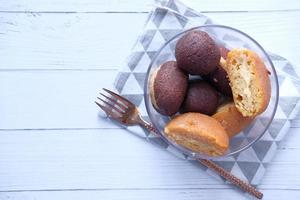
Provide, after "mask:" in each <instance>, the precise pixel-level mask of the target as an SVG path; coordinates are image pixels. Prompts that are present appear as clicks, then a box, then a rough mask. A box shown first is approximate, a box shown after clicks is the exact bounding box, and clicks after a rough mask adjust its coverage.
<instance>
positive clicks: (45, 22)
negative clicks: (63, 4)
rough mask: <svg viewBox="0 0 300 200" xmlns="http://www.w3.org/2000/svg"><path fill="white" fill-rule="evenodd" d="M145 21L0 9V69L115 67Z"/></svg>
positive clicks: (133, 17) (138, 17) (121, 16)
mask: <svg viewBox="0 0 300 200" xmlns="http://www.w3.org/2000/svg"><path fill="white" fill-rule="evenodd" d="M145 19H146V14H142V15H139V14H18V13H2V14H1V17H0V43H1V47H0V59H1V64H0V69H9V70H11V69H52V70H53V69H112V68H114V69H116V68H119V66H120V65H122V63H123V61H124V60H125V58H126V56H127V55H128V54H129V52H130V49H131V48H132V45H133V44H134V42H135V41H136V37H137V33H138V31H139V29H141V28H142V26H143V24H144V21H145ZM132 22H134V23H132Z"/></svg>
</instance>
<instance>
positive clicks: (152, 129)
mask: <svg viewBox="0 0 300 200" xmlns="http://www.w3.org/2000/svg"><path fill="white" fill-rule="evenodd" d="M139 124H140V125H141V126H143V127H144V128H146V129H147V130H149V131H150V133H154V134H155V135H157V136H159V137H160V134H159V132H158V130H157V129H156V128H155V127H154V126H153V125H152V124H151V123H149V122H147V121H145V120H143V119H140V120H139ZM198 161H199V162H200V163H201V164H202V165H204V166H206V167H207V168H208V169H210V170H213V171H214V172H216V173H217V174H219V175H220V176H222V177H223V178H225V179H226V180H227V181H229V182H230V183H232V184H233V185H235V186H236V187H238V188H240V189H241V190H243V191H245V192H247V193H249V194H251V195H253V196H254V197H256V198H258V199H262V198H263V193H261V192H260V191H258V190H257V189H256V188H255V187H253V186H252V185H250V184H248V183H246V182H245V181H243V180H241V179H239V178H238V177H236V176H234V175H233V174H231V173H230V172H228V171H226V170H225V169H223V168H222V167H220V166H219V165H217V164H216V163H214V162H213V161H210V160H207V159H199V160H198Z"/></svg>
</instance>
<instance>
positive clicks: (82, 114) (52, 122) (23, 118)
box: [0, 70, 299, 129]
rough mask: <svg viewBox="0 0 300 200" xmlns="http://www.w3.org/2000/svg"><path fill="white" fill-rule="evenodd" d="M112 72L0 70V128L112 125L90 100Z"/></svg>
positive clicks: (109, 81) (108, 84) (111, 77)
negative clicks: (102, 116) (100, 115)
mask: <svg viewBox="0 0 300 200" xmlns="http://www.w3.org/2000/svg"><path fill="white" fill-rule="evenodd" d="M116 73H117V71H116V70H86V71H80V70H79V71H70V70H67V71H64V70H61V71H47V70H44V71H0V91H1V93H0V99H1V106H0V109H1V116H2V118H1V120H0V129H69V128H85V129H88V128H116V126H115V125H114V124H112V123H110V122H108V121H107V120H105V119H103V118H101V117H100V118H99V117H97V115H99V108H98V107H97V106H96V105H95V104H94V100H95V99H96V96H97V95H99V94H98V91H100V89H101V88H103V87H106V88H112V83H113V80H114V78H115V76H116ZM294 127H297V126H296V124H294ZM298 127H299V126H298Z"/></svg>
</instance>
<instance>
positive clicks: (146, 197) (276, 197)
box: [0, 189, 300, 200]
mask: <svg viewBox="0 0 300 200" xmlns="http://www.w3.org/2000/svg"><path fill="white" fill-rule="evenodd" d="M262 191H263V193H264V200H282V199H290V200H296V199H299V198H300V191H299V190H262ZM0 199H3V200H4V199H5V200H6V199H26V200H35V199H39V200H53V199H55V200H66V199H72V200H86V199H89V200H99V199H114V200H140V199H143V200H154V199H173V200H182V199H186V200H187V199H188V200H199V199H206V200H216V199H230V200H249V199H251V198H249V197H248V196H247V195H245V194H242V193H240V192H236V191H233V189H209V190H208V189H204V190H201V189H175V190H157V189H151V190H101V191H51V192H49V191H45V192H34V191H33V192H10V193H0Z"/></svg>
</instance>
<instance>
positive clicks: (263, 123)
mask: <svg viewBox="0 0 300 200" xmlns="http://www.w3.org/2000/svg"><path fill="white" fill-rule="evenodd" d="M190 30H201V31H205V32H207V33H208V34H209V35H210V36H211V37H212V38H213V39H214V40H215V42H217V43H218V44H222V45H224V46H225V47H226V48H228V49H232V48H241V47H244V48H247V49H251V50H253V51H255V52H256V53H257V54H258V55H259V56H260V57H261V59H262V60H263V61H264V63H265V65H266V67H267V69H268V70H269V71H270V73H271V74H270V81H271V99H270V103H269V105H268V108H267V109H266V111H265V112H264V113H262V114H260V115H259V116H257V117H256V119H255V120H254V121H253V122H252V123H251V124H250V125H249V127H247V128H246V129H245V130H243V131H242V133H240V134H238V135H236V136H235V137H233V138H231V140H230V146H229V150H228V151H227V153H226V154H225V155H223V156H221V157H226V156H231V155H234V154H237V153H239V152H242V151H244V150H245V149H247V148H248V147H250V146H251V145H253V144H254V142H255V141H257V140H258V139H260V138H261V137H262V136H263V134H264V133H265V131H266V130H267V129H268V127H269V125H270V124H271V122H272V120H273V118H274V115H275V112H276V108H277V104H278V97H279V86H278V80H277V75H276V71H275V69H274V66H273V64H272V61H271V60H270V58H269V56H268V55H267V53H266V51H265V50H264V49H263V48H262V47H261V46H260V45H259V44H258V42H256V41H255V40H254V39H253V38H251V37H250V36H248V35H247V34H245V33H243V32H241V31H239V30H237V29H234V28H231V27H228V26H221V25H205V26H199V27H195V28H192V29H189V30H186V31H184V32H181V33H179V34H178V35H176V36H174V37H173V38H172V39H171V40H169V41H168V42H166V43H165V44H164V45H163V46H162V47H161V48H160V49H159V50H158V51H157V53H156V55H155V57H154V58H153V60H152V62H151V63H150V66H149V68H148V71H147V76H146V80H145V88H144V97H145V104H146V109H147V112H148V115H149V117H150V120H151V122H152V123H153V125H154V126H155V128H156V129H158V130H159V132H160V135H161V137H162V138H163V139H164V140H165V141H166V142H167V143H168V144H169V145H172V146H174V147H175V148H176V149H178V150H179V151H181V152H182V153H184V154H186V155H188V156H190V157H192V158H206V159H210V158H217V157H209V156H207V155H204V154H201V153H196V152H193V151H191V150H189V149H187V148H185V147H183V146H180V145H178V144H176V143H175V142H173V141H171V140H169V139H168V138H167V137H166V136H165V134H164V131H163V130H164V127H165V125H166V123H168V122H169V120H170V117H167V116H163V115H161V114H160V113H158V112H157V111H156V110H155V108H154V107H153V105H152V103H151V99H150V95H149V92H150V90H149V76H150V74H151V73H152V72H153V71H154V70H155V69H156V68H157V67H159V66H160V65H161V64H163V63H164V62H166V61H170V60H175V46H176V43H177V41H178V39H180V38H181V36H182V35H183V34H184V33H186V32H187V31H190Z"/></svg>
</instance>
